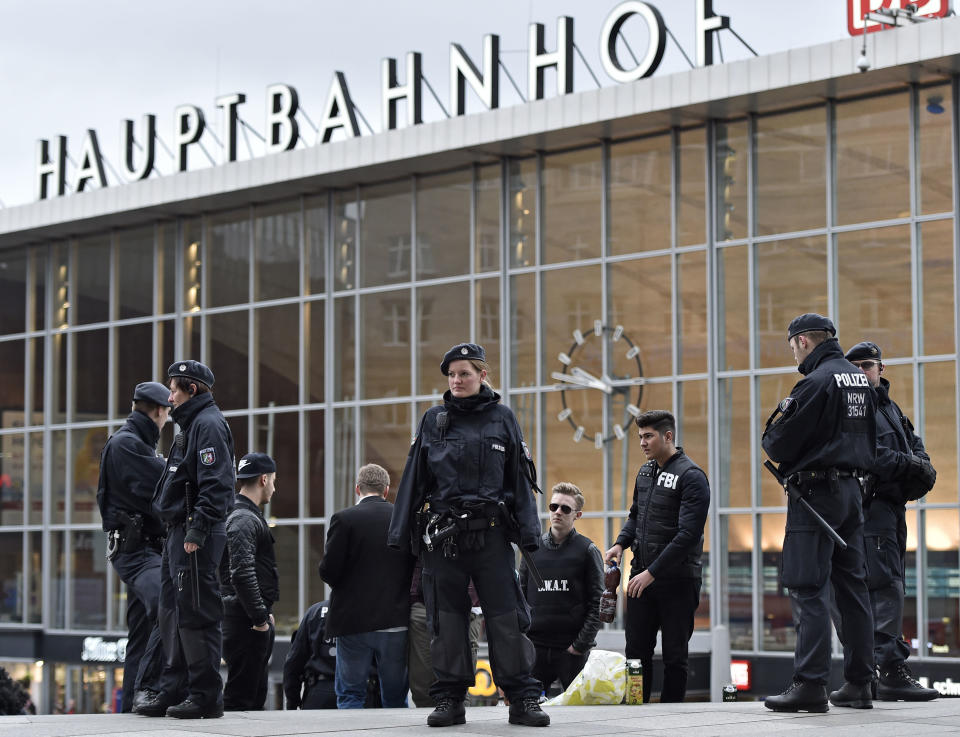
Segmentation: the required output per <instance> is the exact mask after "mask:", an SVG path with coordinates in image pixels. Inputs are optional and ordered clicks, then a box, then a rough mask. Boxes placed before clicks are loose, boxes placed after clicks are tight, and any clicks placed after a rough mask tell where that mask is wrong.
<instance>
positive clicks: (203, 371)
mask: <svg viewBox="0 0 960 737" xmlns="http://www.w3.org/2000/svg"><path fill="white" fill-rule="evenodd" d="M167 376H169V377H170V378H171V379H175V378H184V379H193V380H194V381H199V382H200V383H202V384H206V385H207V386H208V387H210V388H211V389H213V371H211V370H210V369H209V368H207V367H206V366H204V365H203V364H202V363H200V362H199V361H191V360H189V359H188V360H186V361H175V362H174V363H172V364H170V368H168V369H167Z"/></svg>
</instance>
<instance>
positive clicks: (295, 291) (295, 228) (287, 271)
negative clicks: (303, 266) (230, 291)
mask: <svg viewBox="0 0 960 737" xmlns="http://www.w3.org/2000/svg"><path fill="white" fill-rule="evenodd" d="M253 259H254V279H253V298H254V300H257V301H259V300H265V299H279V298H281V297H296V296H297V295H299V294H300V200H299V199H297V200H287V201H286V202H279V203H274V204H271V205H264V206H258V207H256V208H255V209H254V218H253Z"/></svg>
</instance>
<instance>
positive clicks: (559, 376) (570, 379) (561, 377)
mask: <svg viewBox="0 0 960 737" xmlns="http://www.w3.org/2000/svg"><path fill="white" fill-rule="evenodd" d="M550 378H551V379H556V380H557V381H563V382H566V383H567V384H574V385H576V386H579V387H583V388H585V389H592V388H593V386H592V385H591V384H590V382H589V381H587V380H586V379H584V378H582V377H579V376H572V375H570V374H563V373H560V372H559V371H554V372H553V373H552V374H550Z"/></svg>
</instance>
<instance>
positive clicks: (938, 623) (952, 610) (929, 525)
mask: <svg viewBox="0 0 960 737" xmlns="http://www.w3.org/2000/svg"><path fill="white" fill-rule="evenodd" d="M923 516H924V523H925V528H924V540H925V542H926V566H925V567H926V581H925V583H926V590H927V628H928V632H927V648H926V652H925V653H924V654H925V655H930V656H937V657H956V656H957V655H960V584H958V581H960V556H958V553H957V550H958V548H957V542H958V541H957V537H958V532H957V531H958V529H960V520H958V515H957V510H956V509H927V510H925V511H924V513H923Z"/></svg>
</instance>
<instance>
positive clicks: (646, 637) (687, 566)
mask: <svg viewBox="0 0 960 737" xmlns="http://www.w3.org/2000/svg"><path fill="white" fill-rule="evenodd" d="M636 422H637V427H638V428H639V434H640V447H641V448H642V449H643V453H644V455H645V456H646V457H647V458H648V459H649V460H648V461H647V462H646V463H645V464H643V465H642V466H641V467H640V471H639V472H638V473H637V481H636V484H635V486H634V491H633V504H632V505H631V506H630V514H629V515H628V516H627V521H626V523H625V524H624V525H623V529H622V530H621V531H620V534H619V535H618V536H617V541H616V543H614V545H613V547H611V548H610V549H609V550H608V551H607V552H606V553H605V554H604V560H606V561H607V562H608V563H609V562H612V561H616V562H617V563H620V561H621V559H622V556H623V551H624V549H626V548H628V547H629V548H630V549H631V550H632V551H633V560H632V562H631V564H630V580H629V582H628V583H627V620H626V627H625V632H624V634H625V635H626V648H625V653H626V656H627V657H628V658H637V659H639V660H640V663H641V665H642V666H643V673H644V679H643V701H644V703H649V701H650V694H651V691H652V689H653V684H652V681H653V679H652V678H651V677H650V674H652V673H653V651H654V648H655V646H656V644H657V632H658V631H659V632H660V635H661V645H662V651H663V687H662V688H661V690H660V701H661V702H675V701H683V699H684V697H685V696H686V693H687V672H688V665H687V661H688V654H689V642H690V637H691V636H692V635H693V623H694V615H695V614H696V611H697V607H698V606H699V604H700V586H701V583H702V567H701V563H700V556H701V555H702V554H703V528H704V525H705V524H706V521H707V511H708V509H709V507H710V485H709V483H708V482H707V476H706V474H705V473H704V472H703V471H702V470H701V469H700V467H699V466H697V465H696V464H695V463H694V462H693V461H692V460H690V458H688V457H687V455H686V454H685V453H684V452H683V448H681V447H680V446H678V445H676V444H675V443H674V438H675V437H676V433H677V423H676V420H675V419H674V417H673V415H672V414H670V413H669V412H666V411H664V410H649V411H647V412H643V413H641V414H640V415H638V416H637V418H636Z"/></svg>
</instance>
